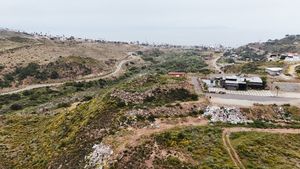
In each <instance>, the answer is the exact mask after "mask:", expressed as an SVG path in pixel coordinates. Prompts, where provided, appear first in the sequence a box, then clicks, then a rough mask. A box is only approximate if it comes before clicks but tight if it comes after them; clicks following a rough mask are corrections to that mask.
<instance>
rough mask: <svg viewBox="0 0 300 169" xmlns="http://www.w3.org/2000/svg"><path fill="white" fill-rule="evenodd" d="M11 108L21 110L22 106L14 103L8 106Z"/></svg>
mask: <svg viewBox="0 0 300 169" xmlns="http://www.w3.org/2000/svg"><path fill="white" fill-rule="evenodd" d="M10 109H11V110H22V109H23V106H22V105H21V104H18V103H15V104H12V105H11V106H10Z"/></svg>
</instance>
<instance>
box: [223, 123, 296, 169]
mask: <svg viewBox="0 0 300 169" xmlns="http://www.w3.org/2000/svg"><path fill="white" fill-rule="evenodd" d="M236 132H264V133H274V134H300V129H258V128H243V127H235V128H224V129H223V134H222V140H223V144H224V147H225V149H226V150H227V151H228V153H229V156H230V158H231V160H232V161H233V162H234V164H235V165H236V167H238V168H240V169H245V166H244V165H243V163H242V161H241V159H240V157H239V155H238V153H237V152H236V151H235V149H234V147H233V146H232V144H231V142H230V138H229V137H230V134H231V133H236Z"/></svg>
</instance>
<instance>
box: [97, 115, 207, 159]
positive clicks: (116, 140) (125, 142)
mask: <svg viewBox="0 0 300 169" xmlns="http://www.w3.org/2000/svg"><path fill="white" fill-rule="evenodd" d="M206 125H208V121H207V120H206V119H202V118H197V117H187V118H184V119H180V120H172V121H167V120H164V121H162V120H161V119H157V120H156V121H155V123H154V124H153V125H152V126H151V127H147V128H141V129H133V128H129V129H128V130H129V132H128V133H126V134H121V135H120V136H112V137H109V138H106V139H105V140H104V141H103V142H104V143H105V144H109V145H111V144H112V143H113V147H112V148H113V149H114V154H115V155H118V154H119V153H120V152H122V151H123V150H125V148H126V147H127V146H135V145H137V144H138V143H139V140H140V139H141V138H143V137H146V136H150V135H151V134H154V133H159V132H163V131H167V130H170V129H172V128H176V127H187V126H206Z"/></svg>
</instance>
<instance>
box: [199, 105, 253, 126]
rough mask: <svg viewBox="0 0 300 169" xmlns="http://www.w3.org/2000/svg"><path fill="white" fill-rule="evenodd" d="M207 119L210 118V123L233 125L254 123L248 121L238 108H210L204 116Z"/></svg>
mask: <svg viewBox="0 0 300 169" xmlns="http://www.w3.org/2000/svg"><path fill="white" fill-rule="evenodd" d="M203 116H205V117H209V119H210V122H213V123H215V122H223V123H231V124H241V123H253V121H252V120H248V119H247V118H246V117H245V116H244V115H243V114H242V113H241V111H240V109H239V108H236V107H219V106H208V107H207V108H206V110H205V112H204V114H203Z"/></svg>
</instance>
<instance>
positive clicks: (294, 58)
mask: <svg viewBox="0 0 300 169" xmlns="http://www.w3.org/2000/svg"><path fill="white" fill-rule="evenodd" d="M267 58H268V61H279V60H283V61H285V62H299V61H300V55H299V54H298V53H283V54H269V55H268V57H267Z"/></svg>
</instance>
